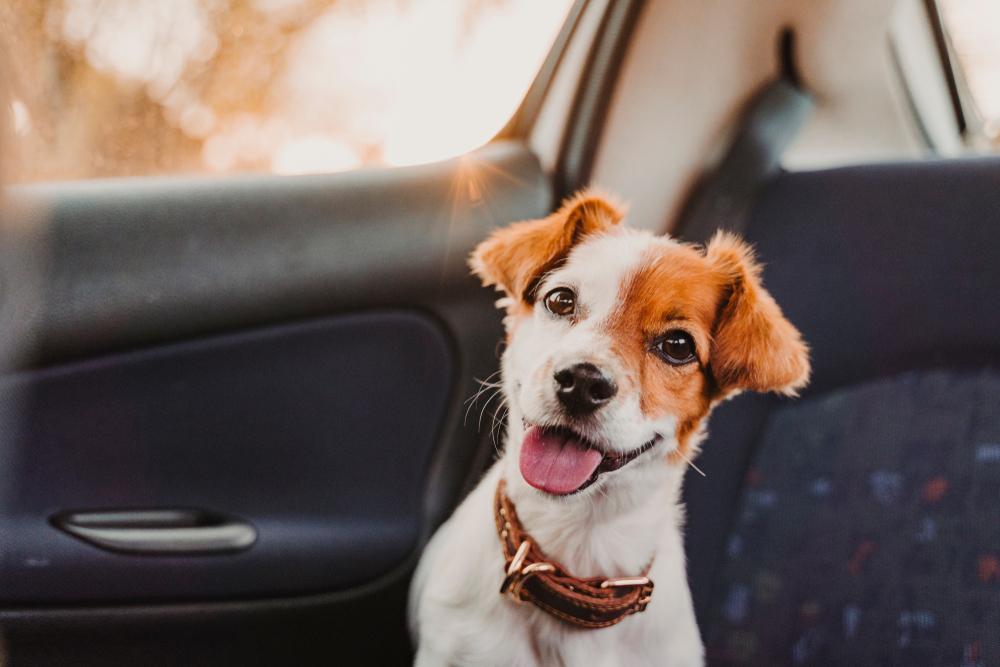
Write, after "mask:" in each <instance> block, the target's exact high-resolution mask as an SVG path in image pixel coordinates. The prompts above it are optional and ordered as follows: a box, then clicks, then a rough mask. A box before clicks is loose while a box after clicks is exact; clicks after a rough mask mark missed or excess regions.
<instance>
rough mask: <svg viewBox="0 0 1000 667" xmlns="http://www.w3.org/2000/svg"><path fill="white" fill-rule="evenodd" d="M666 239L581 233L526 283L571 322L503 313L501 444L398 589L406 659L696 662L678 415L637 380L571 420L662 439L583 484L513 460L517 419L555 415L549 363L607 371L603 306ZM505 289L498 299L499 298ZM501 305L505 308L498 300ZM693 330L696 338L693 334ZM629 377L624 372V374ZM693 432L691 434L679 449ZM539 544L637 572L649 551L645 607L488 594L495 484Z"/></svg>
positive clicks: (583, 567) (592, 569)
mask: <svg viewBox="0 0 1000 667" xmlns="http://www.w3.org/2000/svg"><path fill="white" fill-rule="evenodd" d="M671 244H674V245H676V243H675V242H674V241H672V240H670V239H667V238H663V237H655V236H653V235H652V234H649V233H646V232H639V231H634V230H629V229H626V228H622V227H617V228H615V229H614V230H611V231H601V232H599V233H594V234H590V235H588V236H586V237H585V238H584V239H582V241H581V242H580V243H578V244H577V245H575V246H573V247H572V249H571V251H570V252H569V253H568V255H567V256H566V258H565V261H564V262H563V263H561V264H560V265H558V266H557V268H556V269H555V270H551V271H550V272H549V273H547V274H545V275H544V276H543V279H542V282H541V284H540V286H539V288H538V290H537V294H539V295H544V294H546V293H548V292H549V291H550V290H552V289H554V288H556V287H570V288H572V289H573V290H574V291H575V293H576V295H577V310H578V312H579V316H578V317H577V318H575V319H574V320H573V321H570V320H569V319H567V318H560V317H557V316H553V315H552V314H551V313H550V312H548V311H547V310H546V309H545V308H544V307H535V308H533V309H532V310H530V311H528V312H527V313H526V314H525V313H524V312H522V313H521V315H520V316H518V317H515V316H514V315H508V318H507V327H508V334H509V335H508V346H507V349H506V350H505V352H504V354H503V358H502V363H501V370H502V391H503V397H504V399H505V401H506V404H507V407H508V408H509V413H508V416H507V424H508V426H507V428H508V430H507V434H506V441H505V447H504V450H503V455H502V456H501V458H500V459H499V460H498V461H497V462H496V464H495V465H494V466H493V467H492V469H491V470H490V471H489V472H488V473H487V474H486V476H485V477H484V478H483V479H482V481H481V482H480V484H479V485H478V486H477V487H476V489H475V490H474V491H473V492H472V493H471V494H470V495H469V497H468V498H467V499H466V500H465V501H464V502H463V503H462V504H461V506H460V507H459V508H458V509H457V510H456V512H455V514H454V515H453V516H452V517H451V518H450V519H449V520H448V521H447V522H446V523H445V524H444V525H443V526H442V527H441V528H440V529H439V530H438V532H437V533H436V534H435V535H434V537H433V539H432V540H431V542H430V544H429V545H428V546H427V549H426V550H425V552H424V555H423V557H422V559H421V561H420V564H419V567H418V569H417V572H416V574H415V577H414V580H413V584H412V588H411V595H410V609H409V616H410V626H411V633H412V635H413V637H414V638H415V640H416V642H417V658H416V665H417V666H418V667H435V666H438V665H442V666H443V665H468V666H474V665H483V666H485V665H491V666H492V665H524V666H531V665H539V666H541V665H565V666H567V667H570V666H574V665H581V666H582V665H587V666H599V665H600V666H608V667H611V666H617V665H621V666H623V667H624V666H630V667H631V666H636V665H653V664H655V665H663V666H673V665H676V666H681V665H683V666H688V665H701V664H703V660H704V658H703V648H702V643H701V638H700V635H699V631H698V627H697V625H696V623H695V616H694V610H693V606H692V602H691V595H690V592H689V589H688V584H687V576H686V568H685V556H684V549H683V538H682V526H683V523H684V512H683V508H682V506H681V504H680V491H681V483H682V480H683V476H684V473H685V470H686V465H683V464H682V465H678V464H677V461H676V458H675V460H674V461H673V462H672V461H671V460H669V457H668V455H669V454H670V453H671V452H673V451H675V450H677V449H678V442H677V438H676V435H675V433H676V431H677V425H678V419H679V417H678V416H673V415H667V416H662V415H661V416H659V417H658V418H656V419H652V418H647V417H646V416H644V414H643V411H642V409H641V406H640V396H639V395H638V392H637V391H631V392H629V391H620V392H619V394H618V395H616V397H615V398H614V400H612V401H611V402H610V403H609V404H608V405H606V406H604V407H603V408H601V409H600V410H598V411H597V413H596V414H595V416H594V418H593V419H590V420H588V421H587V423H586V424H585V425H575V427H576V428H577V429H578V430H579V431H580V432H581V433H582V434H583V435H585V436H586V437H587V439H588V440H590V441H592V442H597V443H601V445H602V447H603V448H604V449H605V450H606V451H609V452H611V451H619V452H627V451H631V450H634V449H637V448H639V447H641V446H642V445H643V444H645V443H647V442H649V441H650V440H651V439H653V438H654V437H656V436H659V437H660V438H661V440H660V441H659V442H658V443H657V444H656V445H655V446H654V447H653V448H652V449H651V450H649V451H647V452H645V453H644V454H642V455H640V456H639V457H638V458H637V459H635V460H634V461H632V462H631V463H629V464H627V465H626V466H624V467H623V468H621V469H620V470H617V471H614V472H609V473H604V474H602V475H601V476H600V478H599V479H598V481H597V482H596V483H594V484H593V485H591V486H590V487H588V488H585V489H584V490H583V491H581V492H578V493H575V494H572V495H569V496H554V495H550V494H548V493H545V492H543V491H539V490H536V489H534V488H532V487H531V486H529V485H528V483H527V482H526V481H525V480H524V478H523V477H522V475H521V472H520V469H519V464H518V462H519V455H520V450H521V443H522V440H523V438H524V434H525V429H526V427H525V424H526V423H527V424H533V425H540V426H553V425H563V424H565V423H566V420H565V418H564V417H562V416H560V415H561V412H560V409H559V403H558V401H557V398H556V395H555V384H554V382H553V380H552V370H553V369H558V368H560V367H565V366H566V365H568V364H572V363H581V362H587V363H592V364H594V365H595V366H597V367H598V368H600V369H602V370H603V371H604V372H605V373H607V374H608V375H611V376H612V377H618V378H620V377H621V374H622V373H625V372H626V371H625V369H623V368H621V363H620V360H619V359H618V358H617V357H616V354H615V352H613V349H614V347H615V346H614V345H613V344H612V343H613V341H611V340H609V339H608V338H607V336H608V333H607V327H606V326H605V324H606V323H607V321H608V319H609V318H611V317H614V315H615V313H616V312H618V311H619V309H621V308H623V307H628V304H622V303H621V298H622V294H623V284H624V282H625V281H626V280H627V279H628V277H629V276H631V275H634V274H635V272H636V270H637V269H639V268H641V267H642V266H643V264H644V263H648V262H649V261H655V260H651V259H650V258H651V257H653V256H654V255H652V254H651V253H650V252H649V250H650V249H651V248H655V247H658V246H662V245H671ZM515 299H516V297H514V296H513V295H509V298H508V299H507V300H501V302H500V303H501V305H506V306H508V308H509V307H510V306H511V305H512V301H513V300H515ZM509 312H510V309H509ZM702 342H704V341H699V343H702ZM632 385H633V386H634V385H635V383H632ZM702 437H703V432H702V430H701V429H698V430H697V431H696V432H695V433H694V434H693V435H692V436H691V438H692V439H691V442H690V448H689V449H688V450H687V451H688V453H689V455H694V454H695V453H696V452H697V450H698V443H699V442H700V440H701V439H702ZM501 478H502V479H504V480H506V484H507V493H508V496H509V497H510V499H511V500H512V501H513V502H514V505H515V506H516V507H517V511H518V514H519V516H520V518H521V521H522V523H523V525H524V527H525V529H526V530H527V531H528V533H529V534H530V535H531V536H532V537H533V538H534V539H535V541H536V543H537V544H538V545H539V547H540V548H541V549H542V551H543V552H544V553H545V554H546V555H547V556H548V557H550V558H552V559H554V560H556V561H558V562H559V563H561V564H562V565H563V566H565V567H566V568H567V569H568V571H569V572H571V573H573V574H574V575H576V576H578V577H596V576H602V577H624V576H635V575H636V574H639V573H641V572H643V571H644V570H645V568H646V567H647V566H648V565H649V564H650V562H652V567H651V569H650V570H649V574H648V576H649V577H650V579H652V580H653V581H654V582H655V585H656V588H655V591H654V593H653V598H652V601H651V603H650V604H649V606H648V607H647V609H646V610H645V611H644V612H642V613H640V614H635V615H632V616H630V617H628V618H626V619H625V620H624V621H623V622H621V623H619V624H617V625H614V626H611V627H608V628H603V629H599V630H593V629H581V628H577V627H575V626H572V625H570V624H568V623H566V622H563V621H560V620H558V619H557V618H555V617H553V616H551V615H549V614H547V613H546V612H544V611H542V610H540V609H538V608H537V607H535V606H534V605H532V604H530V603H520V602H517V601H514V600H511V599H510V598H509V597H506V596H501V595H500V594H499V592H498V591H499V588H500V584H501V582H502V580H503V576H504V556H503V551H502V549H501V545H500V541H499V538H498V536H497V534H496V527H495V523H494V516H493V499H494V493H495V491H496V487H497V483H498V482H499V480H500V479H501Z"/></svg>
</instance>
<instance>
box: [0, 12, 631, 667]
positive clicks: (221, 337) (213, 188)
mask: <svg viewBox="0 0 1000 667" xmlns="http://www.w3.org/2000/svg"><path fill="white" fill-rule="evenodd" d="M585 4H586V3H583V2H578V3H577V4H576V5H575V6H574V8H573V9H572V10H571V11H570V15H569V18H568V21H567V24H566V26H565V27H564V28H563V32H562V33H561V34H560V36H559V38H558V39H557V40H556V43H555V45H554V47H553V49H552V53H551V54H550V55H549V58H548V60H547V61H546V63H545V65H544V66H543V67H542V70H541V72H540V74H539V76H538V78H537V80H536V81H535V84H534V85H533V87H532V88H531V90H530V91H529V93H528V95H527V98H526V99H525V101H524V103H523V104H522V106H521V108H520V109H519V111H518V113H517V114H516V115H515V117H514V119H512V121H511V122H510V123H509V124H508V126H507V128H505V130H504V131H503V132H502V133H501V135H500V136H499V137H498V138H497V139H496V140H494V141H493V142H491V143H489V144H488V145H486V146H484V147H483V148H481V149H479V150H477V151H474V152H473V153H471V154H469V155H466V156H463V157H461V158H456V159H452V160H448V161H445V162H441V163H436V164H430V165H424V166H415V167H406V168H399V169H391V170H388V169H387V170H366V171H358V172H351V173H343V174H324V175H310V176H296V177H276V176H258V175H248V176H231V177H215V178H200V177H180V176H177V177H174V176H169V177H146V178H129V179H108V180H93V181H76V182H74V181H70V182H64V183H41V184H34V185H26V186H18V187H16V188H11V189H10V192H9V197H8V200H9V201H8V204H7V206H6V208H5V214H4V224H3V256H4V262H3V275H2V277H0V282H2V291H3V297H2V298H3V303H2V304H0V317H2V327H3V335H2V344H0V345H2V352H3V358H4V362H5V368H4V373H3V376H2V378H0V415H2V419H0V434H2V436H0V437H2V449H0V451H2V454H0V462H2V474H0V664H8V665H42V664H53V665H55V664H60V665H62V664H80V665H90V664H93V665H96V664H205V665H221V664H239V665H250V664H320V663H322V664H329V663H331V662H336V663H338V664H379V665H386V664H406V663H407V662H409V660H410V659H411V648H410V644H409V639H408V637H407V634H406V629H405V601H406V595H407V589H408V583H409V576H410V574H411V572H412V569H413V567H414V566H415V563H416V560H417V558H418V556H419V552H420V548H421V546H422V544H423V543H424V542H425V541H426V540H427V539H428V538H429V536H430V534H431V533H432V532H433V530H434V529H435V528H436V526H437V525H439V524H440V523H441V522H442V521H443V520H444V519H445V518H447V516H448V514H449V513H450V512H451V510H452V509H453V508H454V506H455V505H456V503H457V502H458V500H460V498H461V496H462V494H463V492H464V491H466V490H467V489H468V488H469V487H470V485H472V484H474V483H475V481H476V479H477V478H478V475H479V474H480V473H481V471H482V470H484V468H485V466H486V465H488V463H489V462H490V460H491V457H492V455H493V452H494V451H495V450H494V443H493V440H492V438H491V435H490V432H491V431H492V430H494V429H493V426H494V422H493V421H492V420H493V419H494V414H493V412H492V408H491V406H490V405H488V401H483V400H479V401H473V402H472V403H471V405H470V403H469V401H468V400H467V399H469V397H471V396H474V395H476V392H477V389H479V384H477V379H486V378H489V377H490V376H491V375H492V374H493V373H494V372H495V371H496V369H497V364H498V354H497V351H498V347H497V345H498V342H499V341H501V339H502V337H503V329H502V325H501V314H500V311H498V310H497V309H496V308H495V305H494V301H495V298H496V297H495V294H494V293H492V292H491V291H488V290H485V289H483V288H481V287H480V286H479V285H478V283H477V281H476V280H475V279H474V278H473V277H472V276H471V275H470V273H469V270H468V268H467V265H466V258H467V257H468V254H469V252H470V250H471V249H472V248H473V247H474V246H475V245H476V243H478V242H479V241H480V240H482V239H483V238H484V237H485V236H486V235H487V234H488V233H489V231H490V230H491V229H493V228H495V227H497V226H499V225H503V224H506V223H508V222H510V221H513V220H521V219H530V218H537V217H540V216H544V215H546V214H547V213H548V212H549V211H550V210H551V209H552V207H553V204H554V203H555V202H556V201H557V199H558V195H559V194H561V191H557V188H556V187H554V186H553V178H554V177H553V174H552V172H551V170H543V168H542V167H541V166H540V164H539V160H538V158H537V157H536V156H535V155H534V153H533V152H532V150H531V149H530V148H529V146H528V145H527V142H526V140H527V138H528V136H529V132H530V130H531V128H532V126H533V124H534V120H535V117H536V116H537V115H538V113H539V109H540V108H541V105H542V102H543V100H544V98H545V93H546V90H547V88H548V86H549V82H550V80H551V79H552V77H553V73H554V72H555V71H556V70H557V66H558V64H559V62H560V58H561V56H562V54H563V52H564V50H565V49H566V48H567V44H568V43H569V42H570V39H571V37H572V38H573V39H576V40H578V41H579V40H585V42H586V43H585V44H583V46H582V47H581V46H580V45H579V44H578V45H577V47H576V48H577V51H580V50H581V49H582V51H583V53H585V54H586V53H589V54H590V55H589V56H588V57H586V58H585V59H584V62H583V65H582V66H583V74H582V75H580V77H579V81H580V82H582V85H580V86H576V85H575V84H574V88H571V90H572V89H575V88H578V89H579V91H578V92H577V93H576V95H575V98H574V99H576V100H577V101H576V102H574V103H573V104H571V105H567V107H566V109H565V110H564V111H563V112H560V113H562V114H563V116H564V118H563V119H562V120H561V121H560V122H562V123H564V124H566V126H567V130H566V132H565V134H566V136H567V137H570V138H567V139H566V140H565V142H564V143H565V144H566V146H564V148H563V153H566V152H567V151H570V153H571V155H570V159H571V161H572V174H573V177H574V178H576V179H577V180H578V181H579V180H580V179H585V177H586V168H587V165H586V163H587V160H588V159H590V158H589V157H588V154H589V155H590V156H591V157H592V154H593V150H594V148H593V146H594V144H593V142H594V141H595V139H594V136H595V133H594V131H593V127H595V125H594V123H599V122H600V119H601V113H600V112H601V108H602V105H603V104H605V103H606V101H607V96H608V95H609V94H610V93H609V90H610V89H609V86H608V81H611V80H613V76H614V73H615V62H616V60H620V58H621V49H622V44H623V43H624V41H623V40H625V39H626V37H627V32H628V29H629V27H630V25H631V22H634V16H635V12H636V8H637V7H638V3H622V2H619V3H610V4H609V5H608V8H607V9H605V3H600V2H596V3H592V7H591V9H590V10H589V11H590V12H591V13H596V16H595V18H592V19H591V20H590V24H591V27H592V29H591V30H590V32H587V31H586V30H580V31H577V32H576V33H574V30H575V27H576V23H577V21H578V19H579V17H580V16H581V13H582V12H583V10H584V5H585ZM623 8H624V9H623ZM623 12H624V13H623ZM629 17H631V18H629ZM574 35H575V36H574ZM574 80H575V79H574ZM595 87H596V88H595ZM595 90H597V93H595V92H594V91H595ZM571 111H572V112H573V113H572V114H571V113H570V112H571ZM550 115H551V112H550ZM576 118H582V120H579V121H577V120H574V119H576ZM550 121H551V118H550ZM572 137H576V138H575V139H573V138H572ZM574 151H575V152H574ZM588 152H589V153H588ZM563 161H565V160H563ZM565 171H566V169H565V168H563V167H560V170H559V173H563V172H565ZM557 180H558V182H560V188H561V189H565V188H568V187H571V186H572V183H566V182H565V181H566V179H561V180H559V179H557ZM494 408H495V406H494Z"/></svg>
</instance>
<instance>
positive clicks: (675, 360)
mask: <svg viewBox="0 0 1000 667" xmlns="http://www.w3.org/2000/svg"><path fill="white" fill-rule="evenodd" d="M656 350H657V351H659V352H660V354H662V355H663V356H664V357H665V358H666V360H667V361H669V362H670V363H672V364H674V365H677V366H680V365H682V364H687V363H690V362H692V361H694V339H693V338H691V336H690V334H687V333H685V332H683V331H680V330H677V331H671V332H670V333H668V334H667V335H666V337H664V339H663V340H661V341H660V342H659V343H657V344H656Z"/></svg>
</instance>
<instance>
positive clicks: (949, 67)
mask: <svg viewBox="0 0 1000 667" xmlns="http://www.w3.org/2000/svg"><path fill="white" fill-rule="evenodd" d="M924 8H925V9H926V10H927V19H928V20H929V21H930V24H931V32H933V33H934V43H935V45H936V46H937V51H938V58H940V60H941V72H942V74H944V80H945V82H946V83H947V84H948V95H949V96H950V97H951V108H952V111H954V113H955V123H956V126H957V127H958V133H959V134H960V135H962V136H964V135H965V132H966V130H967V129H968V123H966V120H965V110H964V108H963V107H962V96H961V94H960V93H959V90H958V80H957V79H956V77H955V71H954V65H953V63H952V61H951V55H950V49H949V48H948V38H947V36H946V35H945V31H944V24H943V23H942V22H941V13H940V10H939V9H938V6H937V3H936V2H935V0H924Z"/></svg>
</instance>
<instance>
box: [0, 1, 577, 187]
mask: <svg viewBox="0 0 1000 667" xmlns="http://www.w3.org/2000/svg"><path fill="white" fill-rule="evenodd" d="M571 4H572V0H545V1H544V2H539V1H538V0H170V1H169V2H167V1H164V0H6V1H5V2H4V3H3V4H2V6H0V31H2V32H0V38H2V40H3V43H4V45H5V48H6V50H7V53H6V58H5V59H6V60H7V61H8V62H9V65H10V68H9V70H10V79H11V82H10V85H11V88H12V100H13V101H12V104H11V108H10V114H9V115H10V121H11V122H12V123H13V124H14V130H15V134H16V136H17V148H18V149H19V153H20V155H19V157H20V160H19V162H20V167H19V173H17V174H15V175H14V180H16V181H20V182H30V181H44V180H55V179H76V178H96V177H110V176H133V175H145V174H170V173H200V172H236V171H258V172H273V173H278V174H297V173H308V172H332V171H343V170H347V169H354V168H358V167H367V166H394V165H408V164H417V163H422V162H431V161H435V160H439V159H444V158H447V157H450V156H454V155H459V154H462V153H464V152H467V151H469V150H471V149H473V148H475V147H477V146H479V145H481V144H483V143H485V142H486V141H488V140H489V139H490V138H491V137H492V136H493V135H494V134H495V133H496V132H497V131H498V130H499V129H500V128H501V127H502V126H503V125H504V123H505V122H506V121H507V120H508V118H509V117H510V116H511V114H512V113H513V112H514V110H515V109H516V108H517V105H518V104H519V103H520V101H521V98H522V97H523V96H524V93H525V92H526V91H527V89H528V86H529V85H530V84H531V80H532V79H533V77H534V75H535V73H536V72H537V70H538V68H539V67H540V65H541V63H542V60H543V59H544V57H545V55H546V53H547V51H548V49H549V47H550V45H551V43H552V42H553V41H554V39H555V36H556V34H557V33H558V31H559V28H560V27H561V25H562V23H563V21H564V20H565V17H566V14H567V13H568V11H569V7H570V5H571Z"/></svg>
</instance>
